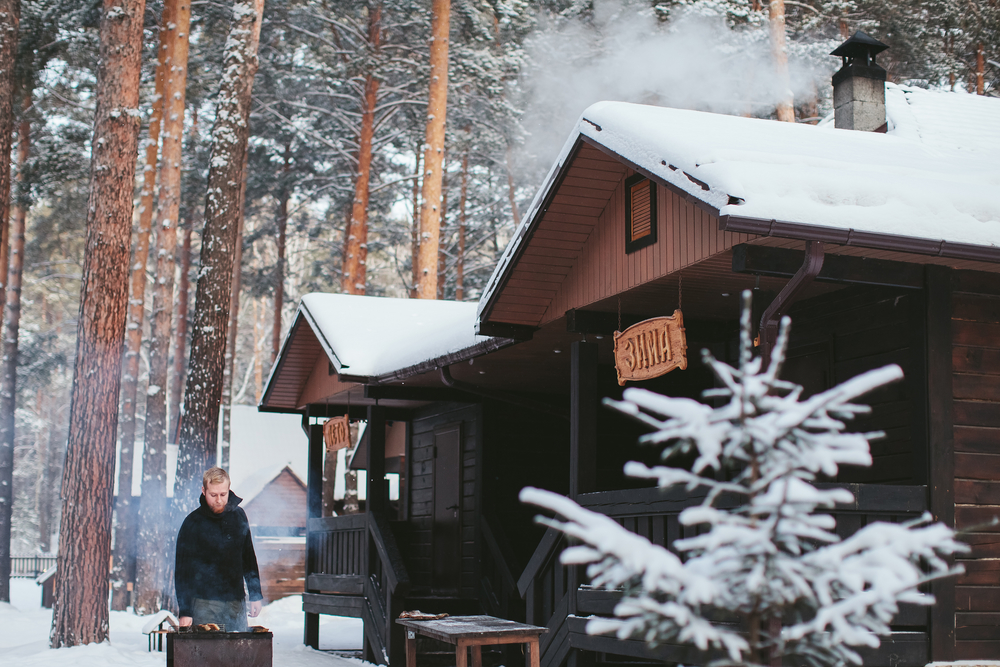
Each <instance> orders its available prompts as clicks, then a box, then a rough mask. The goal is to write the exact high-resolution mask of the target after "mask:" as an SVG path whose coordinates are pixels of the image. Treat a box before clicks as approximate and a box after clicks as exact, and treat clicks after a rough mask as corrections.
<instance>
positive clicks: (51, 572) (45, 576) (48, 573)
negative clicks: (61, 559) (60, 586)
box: [35, 565, 58, 586]
mask: <svg viewBox="0 0 1000 667" xmlns="http://www.w3.org/2000/svg"><path fill="white" fill-rule="evenodd" d="M57 569H58V566H56V565H53V566H52V567H50V568H49V569H47V570H45V572H42V573H41V574H40V575H38V576H37V577H35V583H36V584H38V585H39V586H41V585H42V584H44V583H45V582H46V581H48V580H49V579H51V578H52V577H53V576H55V573H56V570H57Z"/></svg>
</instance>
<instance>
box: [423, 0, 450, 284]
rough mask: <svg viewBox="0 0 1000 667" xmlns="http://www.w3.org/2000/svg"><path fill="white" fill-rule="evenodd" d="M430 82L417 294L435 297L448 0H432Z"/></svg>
mask: <svg viewBox="0 0 1000 667" xmlns="http://www.w3.org/2000/svg"><path fill="white" fill-rule="evenodd" d="M431 12H432V14H433V19H432V23H431V48H430V51H431V54H430V64H431V85H430V92H429V94H428V96H427V132H426V139H425V141H424V144H425V148H424V171H423V177H424V187H423V193H422V199H423V206H421V208H420V252H419V253H418V254H417V258H418V262H417V278H418V288H417V297H418V298H421V299H433V298H435V297H436V296H437V255H438V244H439V243H440V235H441V230H440V223H441V210H440V208H439V206H440V204H441V165H442V163H443V162H444V128H445V121H446V119H447V113H448V32H449V26H450V18H451V16H450V15H451V0H432V2H431Z"/></svg>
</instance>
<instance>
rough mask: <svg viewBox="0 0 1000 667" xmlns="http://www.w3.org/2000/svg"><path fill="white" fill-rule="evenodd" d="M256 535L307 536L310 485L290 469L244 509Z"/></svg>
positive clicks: (284, 471) (274, 480) (272, 481)
mask: <svg viewBox="0 0 1000 667" xmlns="http://www.w3.org/2000/svg"><path fill="white" fill-rule="evenodd" d="M243 509H244V511H245V512H246V513H247V519H248V520H249V521H250V526H251V527H252V529H253V534H254V535H255V536H256V535H305V534H306V532H305V531H306V514H307V512H306V488H305V487H304V486H303V485H302V484H301V483H300V482H299V481H298V480H296V479H295V478H294V477H293V476H292V474H291V473H290V472H288V471H287V470H283V471H281V472H280V473H279V474H278V476H277V477H275V478H274V479H272V480H271V481H270V482H268V483H267V486H265V487H264V488H263V489H262V490H261V491H260V493H258V494H257V495H256V496H254V497H253V499H251V500H250V502H249V503H247V504H246V506H245V507H244V508H243Z"/></svg>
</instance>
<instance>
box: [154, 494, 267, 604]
mask: <svg viewBox="0 0 1000 667" xmlns="http://www.w3.org/2000/svg"><path fill="white" fill-rule="evenodd" d="M242 500H243V499H242V498H240V497H239V496H237V495H236V494H235V493H233V492H232V491H230V492H229V500H228V502H227V503H226V509H224V510H223V511H222V513H221V514H216V513H214V512H213V511H212V509H211V508H210V507H209V506H208V504H207V503H206V502H205V496H204V494H202V496H201V507H199V508H198V509H196V510H195V511H193V512H191V513H190V514H188V516H187V518H186V519H184V523H183V524H182V525H181V530H180V532H179V533H177V566H176V570H175V575H174V582H175V585H176V587H177V605H178V607H179V608H180V615H181V616H190V615H191V605H192V603H193V601H194V599H195V598H201V599H203V600H242V599H243V596H244V591H243V582H244V581H246V584H247V590H248V591H249V592H250V600H251V601H254V600H260V599H262V598H263V596H262V595H261V593H260V573H259V572H258V570H257V555H256V554H255V553H254V550H253V540H252V539H251V538H250V523H249V522H248V521H247V515H246V512H244V511H243V508H242V507H240V502H242Z"/></svg>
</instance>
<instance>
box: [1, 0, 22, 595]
mask: <svg viewBox="0 0 1000 667" xmlns="http://www.w3.org/2000/svg"><path fill="white" fill-rule="evenodd" d="M20 24H21V0H0V280H6V279H7V258H8V255H7V246H8V243H9V242H8V234H9V231H8V229H9V224H10V174H11V171H10V165H11V160H10V157H11V155H10V150H11V136H12V134H13V132H14V89H15V87H16V81H15V77H14V67H15V64H16V61H17V40H18V29H19V27H20ZM2 287H3V286H2V285H0V288H2ZM2 301H3V299H0V303H2ZM2 307H3V306H2V305H0V308H2ZM2 315H3V314H2V312H0V317H2ZM13 509H14V448H13V447H10V448H8V447H7V446H6V445H0V602H10V528H11V520H12V515H11V512H12V511H13Z"/></svg>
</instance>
